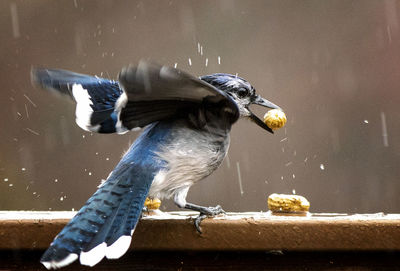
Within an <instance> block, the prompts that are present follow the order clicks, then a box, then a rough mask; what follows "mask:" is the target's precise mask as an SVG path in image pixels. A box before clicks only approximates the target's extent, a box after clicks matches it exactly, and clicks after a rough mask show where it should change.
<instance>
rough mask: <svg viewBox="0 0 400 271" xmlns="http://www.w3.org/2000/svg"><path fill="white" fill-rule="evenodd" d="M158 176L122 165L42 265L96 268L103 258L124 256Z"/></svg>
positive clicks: (59, 236) (77, 216)
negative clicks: (81, 265) (78, 260)
mask: <svg viewBox="0 0 400 271" xmlns="http://www.w3.org/2000/svg"><path fill="white" fill-rule="evenodd" d="M155 173H156V171H155V170H154V169H151V167H150V168H149V167H146V168H143V167H140V166H138V165H131V164H126V163H122V164H121V163H120V165H118V166H117V168H116V170H115V171H114V172H113V173H112V174H111V175H110V177H109V179H108V180H107V181H106V182H105V183H104V184H103V185H102V186H101V187H100V188H99V189H98V190H97V191H96V193H95V194H94V195H93V196H92V197H91V198H90V199H89V200H88V201H87V203H86V204H85V206H84V207H82V209H81V210H80V211H79V212H78V214H77V215H76V216H75V217H74V218H73V219H72V220H71V221H70V222H69V223H68V225H67V226H66V227H65V228H64V229H63V230H62V231H61V232H60V234H59V235H58V236H57V237H56V238H55V239H54V241H53V243H52V244H51V246H50V247H49V248H48V250H47V251H46V252H45V253H44V254H43V256H42V258H41V262H42V263H43V264H44V265H45V266H46V267H47V268H48V269H50V268H60V267H62V266H65V265H67V264H69V263H71V262H73V261H75V260H76V259H77V258H78V257H80V262H81V264H84V265H89V266H93V265H95V264H97V263H98V262H99V261H101V259H103V258H104V257H107V258H110V259H115V258H119V257H120V256H122V255H123V254H124V253H125V252H126V251H127V249H128V248H129V245H130V242H131V234H132V233H133V230H134V228H135V226H136V224H137V222H138V220H139V218H140V214H141V211H142V208H143V204H144V201H145V199H146V197H147V193H148V191H149V188H150V185H151V182H152V180H153V177H154V175H155Z"/></svg>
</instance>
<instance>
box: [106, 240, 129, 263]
mask: <svg viewBox="0 0 400 271" xmlns="http://www.w3.org/2000/svg"><path fill="white" fill-rule="evenodd" d="M131 240H132V237H131V236H128V235H122V236H121V237H119V238H118V240H117V241H115V242H114V243H113V244H112V245H111V246H108V247H107V250H106V257H107V258H108V259H118V258H120V257H121V256H122V255H124V254H125V252H126V251H127V250H128V248H129V246H130V244H131Z"/></svg>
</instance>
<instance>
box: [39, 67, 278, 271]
mask: <svg viewBox="0 0 400 271" xmlns="http://www.w3.org/2000/svg"><path fill="white" fill-rule="evenodd" d="M32 80H33V82H34V83H35V84H36V85H39V86H40V87H42V88H45V89H48V90H50V91H54V92H56V93H61V94H64V95H66V96H69V97H70V98H72V99H73V100H75V102H76V112H75V113H76V123H77V124H78V125H79V126H80V127H81V128H82V129H84V130H87V131H91V132H98V133H125V132H127V131H130V130H135V129H140V128H143V132H142V133H141V134H140V136H139V137H138V138H137V139H136V141H135V142H134V143H133V144H132V146H131V147H130V149H129V150H128V151H127V152H126V153H125V155H124V156H123V158H122V160H121V161H120V162H119V163H118V165H117V166H116V167H115V169H114V170H113V171H112V172H111V173H110V175H109V177H108V178H107V180H106V181H105V182H103V183H102V184H101V185H100V186H99V188H98V190H97V191H96V192H95V193H94V195H93V196H92V197H91V198H90V199H89V200H88V201H87V203H86V204H85V205H84V206H83V207H82V208H81V209H80V210H79V212H78V213H77V214H76V215H75V217H74V218H72V220H71V221H70V222H69V223H68V224H67V225H66V226H65V228H64V229H63V230H62V231H61V232H60V233H59V234H58V235H57V236H56V237H55V239H54V241H53V242H52V243H51V245H50V247H49V248H48V249H47V251H46V252H45V253H44V255H43V256H42V258H41V262H42V264H44V266H45V267H46V268H48V269H52V268H54V269H56V268H61V267H63V266H66V265H68V264H70V263H71V262H73V261H75V260H76V259H78V258H79V260H80V263H81V264H83V265H88V266H93V265H95V264H97V263H98V262H100V261H101V260H102V259H103V258H104V257H106V258H108V259H117V258H119V257H121V256H122V255H123V254H124V253H125V252H126V251H127V250H128V248H129V246H130V243H131V236H132V234H133V232H134V230H135V227H136V224H137V223H138V220H139V218H140V216H141V212H142V208H143V205H144V201H145V199H146V197H157V198H160V199H164V198H173V200H174V202H175V203H176V205H177V206H179V207H181V208H186V209H190V210H195V211H198V212H199V213H200V215H199V216H198V217H197V218H196V219H195V226H196V228H197V230H198V231H200V228H199V225H200V222H201V220H202V219H204V218H205V217H207V216H209V217H212V216H215V215H218V214H221V213H223V212H224V211H223V210H222V208H221V207H220V206H216V207H203V206H198V205H195V204H192V203H189V202H187V201H186V195H187V193H188V191H189V188H190V187H191V186H192V185H193V184H194V183H196V182H197V181H200V180H202V179H204V178H205V177H207V176H208V175H210V174H211V173H212V172H213V171H214V170H215V169H217V168H218V167H219V166H220V164H221V162H222V160H223V159H224V157H225V156H226V154H227V151H228V147H229V133H230V130H231V126H232V124H233V123H235V122H236V121H237V120H238V119H239V118H240V117H244V118H249V119H250V120H252V121H253V122H255V123H256V124H258V125H259V126H261V127H262V128H264V129H265V130H267V131H269V132H270V133H273V131H272V130H271V129H270V128H269V127H268V126H267V125H266V124H264V122H263V121H261V120H260V119H259V118H257V117H256V115H254V114H253V113H252V112H251V111H250V110H249V106H250V105H251V104H258V105H261V106H264V107H268V108H274V109H279V107H278V106H277V105H275V104H273V103H271V102H270V101H268V100H266V99H263V98H262V97H260V96H259V95H257V94H256V93H255V89H254V87H252V86H251V85H250V83H249V82H247V81H246V80H244V79H243V78H240V77H238V76H235V75H230V74H224V73H217V74H212V75H206V76H202V77H200V78H196V77H194V76H191V75H189V74H187V73H185V72H183V71H180V70H178V69H175V68H171V67H166V66H160V65H157V64H155V63H150V62H146V61H141V62H140V63H139V64H138V66H136V67H135V66H128V67H127V68H124V69H122V71H121V72H120V74H119V77H118V81H113V80H108V79H104V78H99V77H96V76H88V75H83V74H78V73H74V72H70V71H65V70H57V69H41V68H36V69H33V70H32Z"/></svg>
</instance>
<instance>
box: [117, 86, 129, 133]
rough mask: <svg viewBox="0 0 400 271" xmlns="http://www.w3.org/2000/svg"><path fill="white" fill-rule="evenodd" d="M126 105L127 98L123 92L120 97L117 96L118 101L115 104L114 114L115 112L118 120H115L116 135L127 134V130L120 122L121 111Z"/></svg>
mask: <svg viewBox="0 0 400 271" xmlns="http://www.w3.org/2000/svg"><path fill="white" fill-rule="evenodd" d="M127 103H128V96H127V95H126V92H125V91H124V92H123V93H122V94H121V96H119V98H118V100H117V101H116V103H115V112H117V115H118V120H117V124H116V125H115V129H116V130H117V133H118V134H125V133H126V132H128V131H129V130H128V129H127V128H126V127H124V126H123V125H122V121H121V118H120V116H121V111H122V109H123V108H124V107H125V106H126V104H127Z"/></svg>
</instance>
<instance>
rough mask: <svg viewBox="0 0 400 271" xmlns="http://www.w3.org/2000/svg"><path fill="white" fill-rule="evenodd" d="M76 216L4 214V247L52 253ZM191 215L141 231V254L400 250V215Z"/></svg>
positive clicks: (155, 221)
mask: <svg viewBox="0 0 400 271" xmlns="http://www.w3.org/2000/svg"><path fill="white" fill-rule="evenodd" d="M74 214H75V212H0V249H2V250H16V249H18V250H24V249H28V250H31V249H38V250H42V249H46V248H47V247H48V245H49V244H50V242H51V241H52V240H53V238H54V237H55V236H56V235H57V234H58V232H59V231H60V230H61V229H62V228H63V227H64V226H65V224H66V223H67V222H68V221H69V219H71V218H72V217H73V215H74ZM195 215H196V214H195V213H191V212H170V213H161V212H159V213H157V214H154V215H151V216H146V217H144V218H143V219H142V220H141V221H140V223H139V225H138V226H137V228H136V231H135V233H134V237H133V241H132V246H131V249H135V250H192V251H215V250H225V251H232V250H241V251H246V250H247V251H248V250H262V251H266V250H289V251H309V250H313V251H315V250H319V251H328V250H345V251H348V250H361V251H376V250H397V251H399V250H400V214H364V215H346V214H309V215H307V216H276V215H271V213H269V212H267V213H227V214H226V215H223V216H219V217H216V218H214V219H206V220H204V221H203V223H202V230H203V234H198V233H197V232H196V230H195V228H194V225H193V221H192V217H194V216H195Z"/></svg>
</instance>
